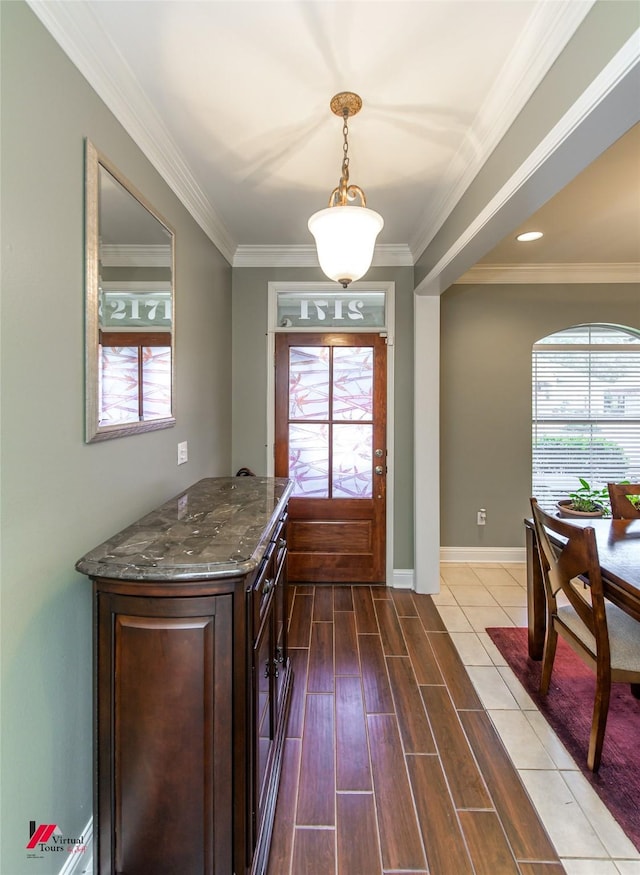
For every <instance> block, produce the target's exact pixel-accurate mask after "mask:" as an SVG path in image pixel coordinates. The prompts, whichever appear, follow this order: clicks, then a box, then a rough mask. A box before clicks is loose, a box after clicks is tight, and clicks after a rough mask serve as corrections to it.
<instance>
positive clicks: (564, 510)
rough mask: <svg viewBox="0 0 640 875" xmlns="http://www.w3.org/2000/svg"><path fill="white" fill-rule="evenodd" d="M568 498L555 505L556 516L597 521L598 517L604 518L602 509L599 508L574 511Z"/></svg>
mask: <svg viewBox="0 0 640 875" xmlns="http://www.w3.org/2000/svg"><path fill="white" fill-rule="evenodd" d="M570 505H571V499H570V498H563V499H562V501H559V502H558V503H557V504H556V507H557V509H558V516H561V517H578V519H584V520H589V519H598V518H599V517H602V516H604V508H600V510H590V511H586V510H574V509H573V508H572V507H571V506H570Z"/></svg>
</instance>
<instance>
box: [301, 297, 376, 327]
mask: <svg viewBox="0 0 640 875" xmlns="http://www.w3.org/2000/svg"><path fill="white" fill-rule="evenodd" d="M345 304H346V313H345ZM310 305H311V306H313V307H314V308H315V311H316V312H315V318H316V319H317V320H318V322H323V321H324V320H325V319H326V318H327V317H328V316H329V318H333V319H334V320H339V319H352V320H354V321H355V320H356V319H364V315H363V313H362V308H363V307H364V301H358V300H356V299H353V300H351V301H343V300H342V299H340V298H334V299H333V300H331V301H327V300H317V301H316V300H314V301H308V300H302V301H300V319H301V320H302V319H311V318H312V317H311V316H310V315H309V306H310ZM331 307H333V314H330V313H329V311H330V308H331Z"/></svg>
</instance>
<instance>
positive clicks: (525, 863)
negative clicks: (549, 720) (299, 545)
mask: <svg viewBox="0 0 640 875" xmlns="http://www.w3.org/2000/svg"><path fill="white" fill-rule="evenodd" d="M289 648H290V655H291V659H292V663H293V669H294V672H295V680H294V688H293V696H292V703H291V713H290V717H289V722H288V729H287V739H286V743H285V750H284V761H283V770H282V778H281V784H280V792H279V796H278V805H277V809H276V820H275V824H274V832H273V839H272V845H271V856H270V862H269V870H268V875H378V873H380V875H382V873H384V875H392V873H393V875H398V873H415V875H426V873H429V875H561V873H563V872H564V869H563V866H562V864H561V863H560V860H559V858H558V856H557V854H556V852H555V850H554V847H553V845H552V844H551V842H550V840H549V838H548V835H547V833H546V832H545V830H544V828H543V826H542V825H541V822H540V821H539V819H538V816H537V814H536V811H535V809H534V808H533V806H532V804H531V802H530V799H529V796H528V795H527V793H526V792H525V790H524V788H523V785H522V783H521V781H520V778H519V776H518V773H517V771H516V770H515V768H514V766H513V765H512V763H511V760H510V759H509V757H508V755H507V753H506V751H505V748H504V747H503V745H502V743H501V741H500V739H499V737H498V736H497V734H496V732H495V730H494V728H493V724H492V722H491V719H490V718H489V716H488V714H487V712H486V711H485V709H484V708H483V706H482V703H481V701H480V699H479V698H478V694H477V693H476V691H475V688H474V686H473V684H472V682H471V680H470V679H469V676H468V674H467V672H466V671H465V669H464V666H463V663H462V661H461V659H460V656H459V655H458V651H457V650H456V647H455V645H454V643H453V641H452V639H451V637H450V636H449V634H448V632H447V631H446V628H445V625H444V624H443V621H442V619H441V616H440V614H439V612H438V610H437V609H436V607H435V605H434V603H433V600H432V598H431V597H430V596H423V595H416V594H415V593H412V592H408V591H399V590H392V589H386V588H383V587H380V588H377V587H367V586H361V587H348V586H344V587H340V586H318V587H312V586H297V587H292V588H291V612H290V625H289Z"/></svg>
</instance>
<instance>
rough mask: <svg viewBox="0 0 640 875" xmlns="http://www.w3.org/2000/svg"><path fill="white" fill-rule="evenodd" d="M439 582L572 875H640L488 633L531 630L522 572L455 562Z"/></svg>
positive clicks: (451, 627)
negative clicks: (521, 628)
mask: <svg viewBox="0 0 640 875" xmlns="http://www.w3.org/2000/svg"><path fill="white" fill-rule="evenodd" d="M440 574H441V591H440V593H439V594H438V595H435V596H433V601H434V603H435V604H436V605H437V607H438V610H439V612H440V614H441V616H442V619H443V621H444V623H445V625H446V627H447V630H448V631H449V633H450V635H451V638H452V639H453V641H454V643H455V645H456V647H457V649H458V652H459V654H460V656H461V658H462V661H463V662H464V664H465V666H466V667H467V671H468V672H469V675H470V677H471V679H472V681H473V683H474V685H475V687H476V690H477V692H478V695H479V696H480V699H481V700H482V703H483V705H484V707H485V708H486V709H487V711H488V712H489V714H490V716H491V719H492V720H493V723H494V725H495V727H496V729H497V731H498V732H499V734H500V736H501V738H502V740H503V743H504V745H505V747H506V748H507V750H508V752H509V755H510V756H511V759H512V761H513V762H514V764H515V766H516V768H517V769H518V772H519V773H520V776H521V778H522V781H523V783H524V785H525V787H526V788H527V790H528V792H529V795H530V797H531V799H532V800H533V802H534V804H535V806H536V808H537V809H538V813H539V815H540V817H541V819H542V821H543V823H544V825H545V827H546V829H547V832H548V833H549V836H550V838H551V840H552V842H553V844H554V846H555V848H556V850H557V852H558V854H559V856H560V858H561V859H562V863H563V865H564V867H565V869H566V872H567V875H640V853H638V851H636V849H635V847H634V846H633V844H632V843H631V842H630V841H629V839H628V838H627V837H626V836H625V834H624V833H623V831H622V830H621V829H620V827H619V826H618V824H617V823H616V821H615V820H614V819H613V817H611V815H610V814H609V812H608V810H607V809H606V808H605V806H604V805H603V804H602V802H601V801H600V799H599V798H598V796H596V794H595V793H594V791H593V790H592V789H591V787H590V786H589V784H588V783H587V781H586V780H585V779H584V777H583V776H582V773H581V772H580V770H579V769H578V768H577V766H576V764H575V763H574V762H573V760H572V759H571V757H570V756H569V755H568V753H567V752H566V750H565V749H564V747H563V746H562V744H561V743H560V741H559V740H558V738H557V736H556V735H555V733H554V732H553V731H552V730H551V729H550V727H549V725H548V724H547V722H546V720H545V719H544V718H543V717H542V716H541V714H540V713H539V711H538V710H537V708H536V706H535V704H534V703H533V701H532V700H531V698H530V697H529V696H528V694H527V693H526V692H525V691H524V689H523V688H522V686H521V684H520V683H519V681H517V680H516V678H515V675H514V674H513V673H512V671H511V669H510V668H509V667H508V666H507V664H506V663H505V661H504V659H503V657H502V655H501V654H500V653H499V651H498V650H497V649H496V647H495V646H494V644H493V642H492V641H491V639H490V638H489V636H488V635H487V633H486V632H485V629H486V628H487V627H488V626H526V624H527V608H526V577H525V574H526V571H525V566H524V564H520V563H513V564H501V565H499V564H474V565H472V564H457V563H453V562H451V563H443V564H442V565H441V569H440ZM569 806H570V807H571V815H570V816H567V813H568V811H569ZM558 811H561V812H562V816H561V817H556V816H555V815H556V813H557V812H558Z"/></svg>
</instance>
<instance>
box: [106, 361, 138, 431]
mask: <svg viewBox="0 0 640 875" xmlns="http://www.w3.org/2000/svg"><path fill="white" fill-rule="evenodd" d="M98 389H99V393H100V396H101V398H100V403H99V405H98V410H100V424H101V425H109V423H111V422H121V423H123V422H138V420H139V419H140V412H139V409H138V347H137V346H103V347H101V356H100V380H99V386H98Z"/></svg>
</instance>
